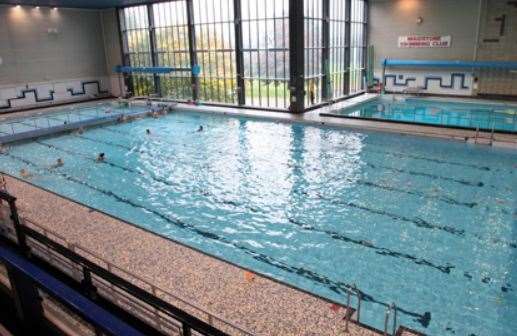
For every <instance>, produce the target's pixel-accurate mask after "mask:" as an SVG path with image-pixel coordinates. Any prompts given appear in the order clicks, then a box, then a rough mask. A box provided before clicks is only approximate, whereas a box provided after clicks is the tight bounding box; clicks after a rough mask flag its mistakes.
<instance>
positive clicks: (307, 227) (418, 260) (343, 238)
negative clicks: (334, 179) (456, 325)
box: [36, 141, 455, 273]
mask: <svg viewBox="0 0 517 336" xmlns="http://www.w3.org/2000/svg"><path fill="white" fill-rule="evenodd" d="M36 142H37V143H38V144H40V145H42V146H45V147H47V148H51V149H54V150H58V151H61V152H64V153H68V154H70V155H74V156H80V157H83V158H85V159H88V160H90V161H93V162H95V159H93V158H90V157H89V156H87V155H85V154H81V153H77V152H74V151H71V150H68V149H63V148H60V147H58V146H55V145H51V144H47V143H45V142H41V141H36ZM103 163H106V164H108V165H110V166H111V167H116V168H119V169H122V170H124V171H127V172H131V173H136V174H140V175H144V176H145V174H144V173H142V172H140V171H137V170H133V169H130V168H127V167H124V166H120V165H117V164H114V163H111V162H108V161H105V162H103ZM150 177H151V178H153V180H155V181H157V182H160V183H165V184H167V185H171V186H175V185H173V184H172V183H169V182H168V181H165V180H161V179H155V178H154V177H152V176H150ZM205 196H206V195H205ZM214 198H215V197H214ZM215 201H216V202H218V203H224V204H230V205H233V206H235V207H243V205H240V204H237V203H236V202H232V201H219V200H217V198H215ZM229 202H231V203H229ZM288 220H289V222H290V223H291V224H294V225H296V226H298V227H300V228H302V229H303V230H306V231H312V232H318V233H322V234H325V235H327V236H328V237H330V238H332V239H335V240H340V241H343V242H347V243H352V244H356V245H361V246H363V247H366V248H372V249H374V250H376V253H378V254H380V255H385V256H390V257H396V258H406V259H408V260H411V261H413V262H414V263H416V264H418V265H425V266H429V267H432V268H435V269H437V270H439V271H440V272H443V273H450V270H451V269H452V268H455V267H454V266H452V265H450V264H449V263H447V265H445V266H443V265H435V264H433V263H432V262H430V261H427V260H425V259H423V258H419V257H416V256H412V255H410V254H406V253H401V252H397V251H393V250H390V249H387V248H381V247H377V246H373V245H372V244H371V243H368V242H366V241H364V240H357V239H354V238H350V237H347V236H345V235H344V234H342V233H339V232H336V231H330V230H321V229H317V228H315V227H313V226H310V225H308V224H304V223H300V222H299V221H296V220H294V219H293V218H289V217H288Z"/></svg>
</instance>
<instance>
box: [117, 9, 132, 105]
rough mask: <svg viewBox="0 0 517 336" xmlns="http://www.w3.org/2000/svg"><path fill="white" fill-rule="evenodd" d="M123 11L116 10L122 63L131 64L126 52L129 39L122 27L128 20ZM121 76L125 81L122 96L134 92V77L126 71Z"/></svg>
mask: <svg viewBox="0 0 517 336" xmlns="http://www.w3.org/2000/svg"><path fill="white" fill-rule="evenodd" d="M121 11H122V9H117V10H116V15H117V26H118V35H119V39H120V58H121V60H122V65H125V66H130V65H131V62H130V61H129V56H128V54H127V53H126V51H127V40H126V37H125V36H124V34H122V27H124V29H125V27H126V22H125V19H124V17H121V16H120V12H121ZM119 76H122V80H123V83H122V84H123V87H121V88H120V91H121V96H125V95H127V94H128V92H133V80H132V77H131V76H128V75H126V74H124V73H122V74H119ZM126 87H127V90H125V88H126Z"/></svg>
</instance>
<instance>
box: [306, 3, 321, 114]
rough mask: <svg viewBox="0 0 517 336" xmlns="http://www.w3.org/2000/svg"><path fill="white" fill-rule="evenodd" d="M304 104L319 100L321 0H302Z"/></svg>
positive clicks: (310, 104) (318, 101)
mask: <svg viewBox="0 0 517 336" xmlns="http://www.w3.org/2000/svg"><path fill="white" fill-rule="evenodd" d="M303 10H304V15H303V16H304V24H305V27H304V29H305V43H304V47H305V48H304V50H305V66H304V68H305V70H304V73H305V92H306V95H305V106H312V105H315V104H317V103H320V102H321V94H322V81H323V76H324V74H323V59H322V56H323V47H324V46H323V1H322V0H304V7H303Z"/></svg>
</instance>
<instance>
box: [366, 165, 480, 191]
mask: <svg viewBox="0 0 517 336" xmlns="http://www.w3.org/2000/svg"><path fill="white" fill-rule="evenodd" d="M366 164H367V165H368V166H369V167H370V168H374V169H378V168H380V169H385V170H391V171H394V172H397V173H402V174H409V175H413V176H425V177H429V178H431V179H433V180H444V181H449V182H454V183H459V184H463V185H466V186H470V187H483V186H484V185H485V184H484V183H483V182H471V181H467V180H463V179H457V178H454V177H447V176H441V175H434V174H429V173H424V172H418V171H412V170H405V169H400V168H395V167H388V166H382V165H374V164H373V163H369V162H366Z"/></svg>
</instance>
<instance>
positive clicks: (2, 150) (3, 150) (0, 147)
mask: <svg viewBox="0 0 517 336" xmlns="http://www.w3.org/2000/svg"><path fill="white" fill-rule="evenodd" d="M7 153H9V148H8V147H7V146H4V145H0V154H7Z"/></svg>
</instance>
